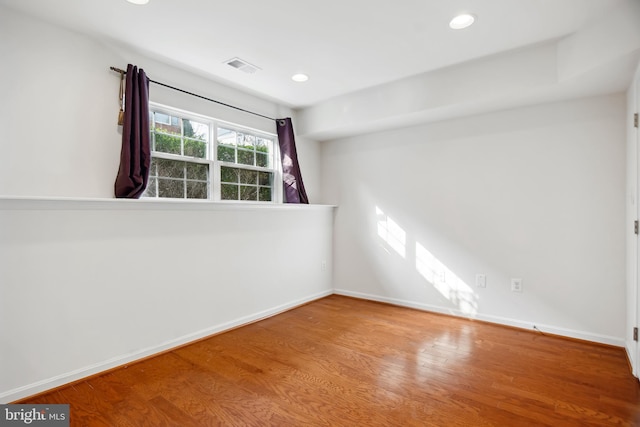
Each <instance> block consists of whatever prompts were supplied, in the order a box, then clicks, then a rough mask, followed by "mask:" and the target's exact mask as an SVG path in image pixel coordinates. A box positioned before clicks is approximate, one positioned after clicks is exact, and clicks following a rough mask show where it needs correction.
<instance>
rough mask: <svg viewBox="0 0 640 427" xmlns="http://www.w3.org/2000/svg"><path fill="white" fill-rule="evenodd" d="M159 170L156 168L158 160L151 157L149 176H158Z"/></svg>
mask: <svg viewBox="0 0 640 427" xmlns="http://www.w3.org/2000/svg"><path fill="white" fill-rule="evenodd" d="M157 171H158V169H157V166H156V159H155V157H151V164H150V165H149V176H157V175H158V172H157Z"/></svg>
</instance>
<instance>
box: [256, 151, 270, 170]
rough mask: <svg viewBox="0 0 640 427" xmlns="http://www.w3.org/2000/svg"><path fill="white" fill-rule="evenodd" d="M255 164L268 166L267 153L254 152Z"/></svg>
mask: <svg viewBox="0 0 640 427" xmlns="http://www.w3.org/2000/svg"><path fill="white" fill-rule="evenodd" d="M256 166H260V167H263V168H268V167H269V166H270V165H269V155H268V154H265V153H256Z"/></svg>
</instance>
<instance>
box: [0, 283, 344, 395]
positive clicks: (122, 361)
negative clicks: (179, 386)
mask: <svg viewBox="0 0 640 427" xmlns="http://www.w3.org/2000/svg"><path fill="white" fill-rule="evenodd" d="M331 294H333V291H332V290H327V291H323V292H319V293H317V294H314V295H310V296H308V297H305V298H301V299H298V300H295V301H290V302H288V303H285V304H281V305H279V306H277V307H273V308H270V309H268V310H263V311H260V312H258V313H254V314H251V315H248V316H244V317H240V318H238V319H234V320H232V321H229V322H225V323H222V324H219V325H215V326H212V327H210V328H207V329H203V330H200V331H197V332H194V333H191V334H188V335H184V336H182V337H179V338H176V339H173V340H170V341H166V342H164V343H161V344H159V345H156V346H153V347H148V348H145V349H142V350H139V351H136V352H133V353H130V354H124V355H121V356H117V357H114V358H111V359H108V360H105V361H102V362H99V363H95V364H93V365H90V366H85V367H82V368H79V369H76V370H74V371H71V372H67V373H64V374H62V375H58V376H55V377H52V378H47V379H46V380H42V381H38V382H35V383H32V384H28V385H25V386H23V387H19V388H16V389H13V390H9V391H6V392H3V393H0V403H10V402H15V401H16V400H20V399H24V398H25V397H29V396H33V395H35V394H38V393H42V392H45V391H47V390H51V389H53V388H56V387H60V386H63V385H65V384H69V383H72V382H74V381H78V380H81V379H82V378H87V377H90V376H92V375H96V374H99V373H101V372H105V371H108V370H110V369H113V368H117V367H118V366H124V365H127V364H129V363H133V362H136V361H138V360H140V359H144V358H145V357H149V356H153V355H154V354H158V353H162V352H164V351H167V350H170V349H172V348H176V347H180V346H182V345H185V344H189V343H190V342H194V341H197V340H199V339H202V338H206V337H208V336H211V335H215V334H219V333H221V332H224V331H228V330H230V329H233V328H237V327H239V326H242V325H246V324H249V323H253V322H255V321H258V320H261V319H264V318H267V317H271V316H275V315H276V314H279V313H282V312H284V311H287V310H290V309H292V308H295V307H297V306H299V305H302V304H306V303H308V302H311V301H314V300H317V299H320V298H324V297H326V296H329V295H331Z"/></svg>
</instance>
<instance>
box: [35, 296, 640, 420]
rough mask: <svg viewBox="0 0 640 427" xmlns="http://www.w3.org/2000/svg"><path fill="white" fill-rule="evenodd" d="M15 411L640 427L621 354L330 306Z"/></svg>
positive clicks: (379, 307)
mask: <svg viewBox="0 0 640 427" xmlns="http://www.w3.org/2000/svg"><path fill="white" fill-rule="evenodd" d="M24 403H70V404H71V420H72V423H71V425H72V426H119V427H133V426H243V425H246V426H300V425H305V426H307V425H308V426H354V425H358V426H359V425H363V426H364V425H366V426H391V425H393V426H396V425H402V426H445V427H450V426H452V427H456V426H460V427H469V426H474V427H476V426H477V427H491V426H496V427H505V426H507V427H510V426H517V427H526V426H554V427H558V426H568V427H572V426H581V427H582V426H609V425H623V426H625V425H628V426H633V425H640V422H639V420H640V384H639V383H638V380H637V379H635V378H633V377H632V376H631V374H630V372H629V369H628V364H627V361H626V356H625V354H624V350H623V349H620V348H615V347H608V346H603V345H597V344H591V343H586V342H580V341H576V340H569V339H562V338H559V337H555V336H549V335H543V334H539V333H534V332H528V331H522V330H517V329H512V328H506V327H501V326H498V325H492V324H487V323H482V322H474V321H470V320H465V319H460V318H454V317H449V316H445V315H439V314H433V313H426V312H421V311H417V310H412V309H407V308H402V307H395V306H391V305H386V304H381V303H377V302H372V301H364V300H357V299H353V298H348V297H342V296H337V295H333V296H330V297H327V298H323V299H321V300H318V301H315V302H313V303H310V304H307V305H305V306H302V307H298V308H296V309H294V310H291V311H288V312H285V313H282V314H280V315H278V316H274V317H272V318H269V319H265V320H262V321H260V322H257V323H254V324H251V325H247V326H245V327H242V328H238V329H235V330H233V331H230V332H227V333H223V334H219V335H216V336H213V337H210V338H208V339H205V340H202V341H200V342H198V343H195V344H192V345H189V346H185V347H181V348H178V349H175V350H173V351H170V352H167V353H165V354H162V355H159V356H157V357H154V358H151V359H148V360H145V361H142V362H140V363H135V364H131V365H129V366H127V367H123V368H121V369H117V370H114V371H112V372H109V373H107V374H105V375H102V376H97V377H93V378H90V379H87V380H86V381H84V382H80V383H77V384H74V385H72V386H69V387H66V388H62V389H59V390H55V391H53V392H51V393H49V394H43V395H40V396H36V397H34V398H33V399H31V400H26V401H25V402H24Z"/></svg>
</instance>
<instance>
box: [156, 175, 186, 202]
mask: <svg viewBox="0 0 640 427" xmlns="http://www.w3.org/2000/svg"><path fill="white" fill-rule="evenodd" d="M158 196H159V197H173V198H177V199H183V198H184V181H178V180H175V179H162V178H158Z"/></svg>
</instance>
